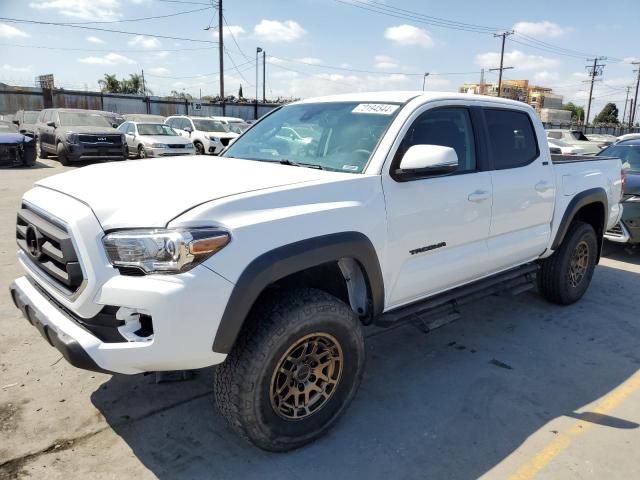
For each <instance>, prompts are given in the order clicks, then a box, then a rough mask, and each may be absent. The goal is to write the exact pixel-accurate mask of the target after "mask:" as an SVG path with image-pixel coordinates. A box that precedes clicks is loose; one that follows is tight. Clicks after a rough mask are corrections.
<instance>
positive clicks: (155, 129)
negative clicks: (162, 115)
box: [118, 122, 196, 158]
mask: <svg viewBox="0 0 640 480" xmlns="http://www.w3.org/2000/svg"><path fill="white" fill-rule="evenodd" d="M118 131H119V132H121V133H124V136H125V140H126V142H127V148H128V149H129V155H135V156H137V157H138V158H146V157H167V156H175V155H195V154H196V150H195V148H194V146H193V143H192V142H191V140H189V139H188V138H184V137H181V136H180V135H179V134H178V133H177V132H176V131H175V130H174V129H173V128H171V127H170V126H169V125H165V124H163V123H147V122H144V123H143V122H124V123H123V124H122V125H120V126H119V127H118Z"/></svg>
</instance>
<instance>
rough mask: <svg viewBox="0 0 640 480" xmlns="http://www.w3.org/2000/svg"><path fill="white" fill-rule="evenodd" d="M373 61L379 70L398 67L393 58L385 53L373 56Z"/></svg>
mask: <svg viewBox="0 0 640 480" xmlns="http://www.w3.org/2000/svg"><path fill="white" fill-rule="evenodd" d="M374 61H375V66H376V68H379V69H381V70H390V69H392V68H397V67H398V64H397V63H396V62H395V61H394V60H393V58H391V57H388V56H387V55H376V56H375V57H374Z"/></svg>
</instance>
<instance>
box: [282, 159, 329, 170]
mask: <svg viewBox="0 0 640 480" xmlns="http://www.w3.org/2000/svg"><path fill="white" fill-rule="evenodd" d="M278 163H279V164H280V165H292V166H294V167H307V168H315V169H316V170H324V168H322V165H318V164H315V163H299V162H294V161H291V160H289V159H288V158H282V159H280V160H278Z"/></svg>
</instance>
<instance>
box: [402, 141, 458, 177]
mask: <svg viewBox="0 0 640 480" xmlns="http://www.w3.org/2000/svg"><path fill="white" fill-rule="evenodd" d="M457 169H458V154H457V153H456V151H455V150H454V149H453V148H451V147H443V146H441V145H413V146H412V147H409V149H408V150H407V151H406V153H405V154H404V156H403V157H402V160H401V161H400V168H399V169H398V170H396V172H395V173H396V175H397V176H398V178H399V179H401V180H408V179H413V178H421V177H428V176H432V175H448V174H450V173H453V172H455V171H456V170H457Z"/></svg>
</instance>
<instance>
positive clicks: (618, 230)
mask: <svg viewBox="0 0 640 480" xmlns="http://www.w3.org/2000/svg"><path fill="white" fill-rule="evenodd" d="M607 234H609V235H613V236H616V237H623V236H624V232H623V231H622V226H621V225H620V224H619V223H616V224H615V225H614V226H613V227H611V228H610V229H609V230H607Z"/></svg>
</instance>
